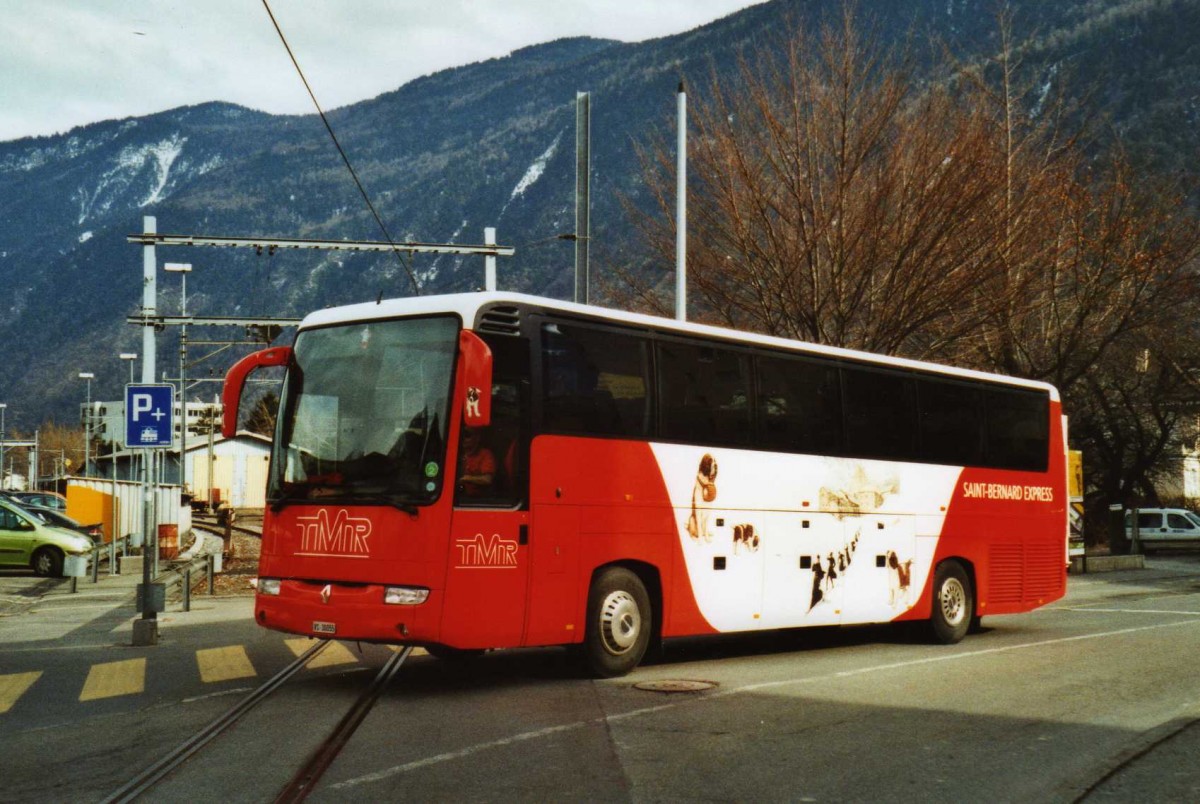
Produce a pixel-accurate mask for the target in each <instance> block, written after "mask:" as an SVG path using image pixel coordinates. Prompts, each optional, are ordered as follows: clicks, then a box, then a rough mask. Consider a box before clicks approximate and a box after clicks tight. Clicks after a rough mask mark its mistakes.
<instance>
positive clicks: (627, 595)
mask: <svg viewBox="0 0 1200 804" xmlns="http://www.w3.org/2000/svg"><path fill="white" fill-rule="evenodd" d="M587 611H588V613H587V632H586V634H585V636H584V659H585V661H586V663H587V669H588V670H589V671H590V672H591V673H592V674H593V675H595V676H598V677H600V678H613V677H615V676H623V675H625V674H626V673H628V672H630V671H631V670H633V668H635V667H637V666H638V664H639V663H640V662H641V661H642V657H643V656H645V655H646V648H647V646H649V644H650V631H651V622H652V619H651V612H650V595H649V594H647V592H646V586H645V584H643V583H642V580H641V578H639V577H638V576H637V575H636V574H634V573H633V572H631V571H629V570H627V569H625V568H624V567H610V568H609V569H606V570H604V571H603V572H602V573H600V575H599V576H597V578H596V580H595V581H594V582H593V583H592V588H591V589H590V590H589V591H588V610H587Z"/></svg>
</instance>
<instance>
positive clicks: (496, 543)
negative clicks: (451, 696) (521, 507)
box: [441, 508, 529, 648]
mask: <svg viewBox="0 0 1200 804" xmlns="http://www.w3.org/2000/svg"><path fill="white" fill-rule="evenodd" d="M528 526H529V515H528V513H527V512H525V511H513V510H487V509H474V508H459V509H456V510H455V511H454V518H453V522H452V525H451V545H450V558H449V561H448V567H447V571H446V599H445V604H444V608H443V615H442V628H441V633H442V639H443V640H444V641H445V643H446V644H448V645H450V646H452V647H457V648H495V647H515V646H517V645H520V644H521V635H522V631H523V629H524V625H525V595H526V588H527V586H528V580H529V559H528V550H529V548H528V547H527V546H526V544H525V542H526V541H527V539H526V534H527V532H528V530H527V529H528Z"/></svg>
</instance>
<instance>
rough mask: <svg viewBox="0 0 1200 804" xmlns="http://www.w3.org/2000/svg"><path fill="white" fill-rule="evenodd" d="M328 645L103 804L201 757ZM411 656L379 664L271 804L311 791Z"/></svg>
mask: <svg viewBox="0 0 1200 804" xmlns="http://www.w3.org/2000/svg"><path fill="white" fill-rule="evenodd" d="M328 645H329V641H328V640H321V641H319V642H317V643H316V644H314V645H313V646H312V647H311V648H309V649H308V650H307V651H305V652H304V653H303V654H301V655H300V656H298V657H297V658H296V659H295V660H294V661H293V662H291V663H290V664H289V665H287V666H286V667H284V668H283V669H282V670H280V671H279V672H278V673H276V674H275V675H274V676H272V677H271V678H270V679H268V680H267V681H266V682H264V683H263V684H262V685H261V686H259V687H258V688H257V689H255V690H254V691H253V692H251V693H250V694H248V695H247V696H246V697H245V698H243V699H242V700H241V701H239V702H238V703H237V704H236V705H234V706H233V707H232V708H230V709H229V710H228V711H226V712H225V713H223V714H222V715H221V716H219V717H218V718H216V719H215V720H213V721H212V722H210V723H209V724H208V725H206V726H205V727H204V728H202V729H200V730H199V731H198V732H196V733H195V734H194V735H192V736H191V737H189V738H188V739H187V740H185V741H184V742H182V743H180V744H179V745H178V746H176V747H175V748H174V749H173V750H171V751H170V752H169V753H167V754H166V755H165V756H163V757H162V759H160V760H158V761H157V762H155V763H154V764H153V765H151V766H149V767H148V768H146V769H145V770H143V771H142V772H141V773H139V774H138V775H137V776H135V777H134V778H132V779H130V780H129V781H128V782H127V783H126V784H125V785H124V786H122V787H121V788H120V789H119V790H117V791H115V792H114V793H112V794H111V795H110V796H109V797H107V798H106V799H104V801H105V802H106V804H118V803H121V804H123V803H124V802H131V801H136V800H137V799H138V798H140V797H142V796H143V795H146V794H148V793H150V792H151V791H152V790H154V789H155V787H157V786H158V785H159V784H160V783H161V782H162V781H163V780H165V779H166V778H167V777H168V776H170V775H171V774H172V773H173V772H175V771H177V770H179V769H180V768H182V767H183V766H184V765H185V764H186V763H187V762H188V761H190V760H191V759H193V758H194V757H196V756H197V755H198V754H200V753H201V752H202V751H203V750H204V748H205V747H206V746H208V745H210V744H211V743H213V742H214V741H215V740H217V739H218V738H219V737H220V736H221V735H222V734H224V733H226V732H227V731H228V730H229V729H230V728H231V727H232V726H233V725H234V724H236V723H237V722H238V721H239V720H240V719H241V718H242V717H243V716H244V715H246V714H247V713H249V712H250V711H251V710H253V709H254V708H255V707H257V706H258V705H259V704H261V703H263V702H264V701H266V700H267V699H268V698H270V696H271V695H272V694H274V693H275V692H276V691H278V690H279V689H280V688H281V687H283V686H284V685H285V684H286V683H287V681H288V680H289V679H291V678H292V677H293V676H295V675H296V674H297V673H298V672H299V671H300V670H302V669H303V668H304V667H305V666H306V665H308V663H309V662H311V661H312V660H313V659H315V658H316V657H317V656H318V655H319V654H320V653H321V652H322V651H323V650H325V648H326V647H327V646H328ZM411 652H412V648H411V647H405V648H403V649H401V650H399V651H398V652H396V653H394V654H392V655H391V656H390V657H389V658H388V659H387V661H385V662H384V664H383V666H382V667H381V668H380V669H379V671H378V672H377V673H376V674H375V676H374V677H373V678H372V680H371V682H370V683H369V684H368V685H367V686H366V687H365V688H364V689H363V690H362V691H361V692H360V693H359V695H358V697H357V698H356V699H355V701H354V703H353V704H352V705H351V706H350V707H349V708H348V709H347V711H346V713H345V714H344V715H343V716H342V718H341V720H340V721H338V723H337V725H336V726H335V727H334V728H333V729H332V730H331V731H330V732H329V733H328V734H327V735H326V736H325V737H324V739H322V741H321V742H320V744H319V745H318V746H317V747H316V749H315V750H314V751H313V752H312V753H311V754H310V755H309V756H308V757H307V758H305V759H304V760H303V761H301V762H300V763H299V764H298V766H297V769H296V771H295V773H294V774H293V776H292V778H291V779H290V780H289V781H288V782H287V784H286V785H284V787H283V788H282V789H281V790H280V791H279V793H278V795H277V796H276V798H275V801H277V802H299V801H303V800H305V799H306V798H307V797H308V795H309V794H310V793H312V792H313V790H314V789H316V786H317V783H318V782H319V781H320V779H321V776H322V775H323V774H324V773H325V771H326V770H327V769H328V768H329V766H330V765H332V764H333V761H334V760H335V759H337V757H338V755H339V754H340V753H341V752H342V749H344V748H345V747H346V745H347V743H349V741H350V738H351V737H352V736H353V735H354V732H355V731H356V730H357V729H358V727H359V725H360V724H361V723H362V722H363V720H364V719H366V717H367V715H368V714H369V713H370V712H371V709H372V708H373V707H374V705H375V703H376V702H377V701H378V700H379V697H380V696H381V695H382V694H383V692H384V691H385V690H386V689H387V687H388V684H390V683H391V681H392V679H393V678H395V676H396V674H397V673H398V672H399V671H400V667H401V666H402V665H403V664H404V661H405V660H406V659H407V658H408V656H409V654H410V653H411Z"/></svg>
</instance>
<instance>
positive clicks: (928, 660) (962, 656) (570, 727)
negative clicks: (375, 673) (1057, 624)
mask: <svg viewBox="0 0 1200 804" xmlns="http://www.w3.org/2000/svg"><path fill="white" fill-rule="evenodd" d="M1198 622H1200V620H1191V619H1189V620H1177V621H1176V622H1171V623H1157V624H1155V625H1142V626H1137V627H1134V628H1120V629H1117V630H1115V631H1102V632H1100V633H1096V634H1079V635H1077V636H1070V637H1056V638H1054V639H1046V640H1042V641H1039V642H1022V643H1019V644H1016V645H1005V646H1001V647H997V648H983V649H981V650H972V651H964V652H962V653H954V654H950V655H947V654H944V653H943V654H938V655H935V656H928V657H924V658H920V659H906V660H905V661H900V662H889V663H887V664H878V665H872V666H870V667H861V668H858V669H857V670H841V671H838V672H836V673H826V674H823V675H819V676H809V677H807V678H789V679H781V680H779V681H764V682H762V683H759V684H747V685H745V686H743V687H733V688H727V689H722V690H719V691H717V692H712V693H707V694H705V695H702V696H695V697H688V698H685V699H680V700H678V701H672V702H670V703H663V704H658V705H657V706H647V707H643V708H641V709H634V710H632V711H629V712H621V713H619V714H615V715H605V716H604V717H598V718H593V719H591V720H579V721H576V722H574V723H564V724H562V725H560V726H549V727H547V728H544V729H537V730H536V731H526V732H520V733H518V734H513V735H510V736H508V737H500V738H498V739H495V740H489V741H488V742H483V743H476V744H475V745H469V746H466V747H465V748H460V749H459V750H457V751H448V752H446V753H443V754H434V755H433V756H429V757H424V758H422V759H416V760H413V761H412V762H406V763H405V764H403V765H393V766H392V767H390V768H384V769H383V770H380V771H375V772H374V773H368V774H364V775H363V776H358V777H355V778H353V779H346V780H345V781H342V782H337V783H336V784H331V785H329V786H328V787H329V789H331V790H340V789H344V788H350V787H357V786H358V785H361V784H368V783H370V782H380V781H384V780H385V779H390V778H392V777H393V776H399V775H401V774H405V773H408V772H410V771H414V770H419V769H421V768H427V767H430V766H432V765H439V764H441V763H444V762H453V761H455V760H459V759H465V758H466V757H469V756H472V755H473V754H478V753H480V752H481V751H489V750H491V749H493V748H503V747H505V746H509V745H514V744H517V743H522V742H526V741H528V740H537V739H540V738H542V737H550V736H553V735H556V734H561V733H563V732H566V731H574V730H576V729H582V728H587V727H590V726H608V725H611V724H613V723H619V722H621V721H623V720H631V719H633V718H638V717H643V716H645V715H651V714H656V713H658V712H664V711H667V710H669V709H677V708H679V707H682V706H693V705H696V704H699V703H704V702H706V701H715V700H720V699H722V698H727V697H729V696H731V695H742V694H744V693H747V692H760V691H762V690H769V689H778V688H780V687H790V686H795V685H800V684H816V683H820V682H823V681H831V680H834V679H839V678H850V677H852V676H860V675H866V674H867V673H878V672H886V671H888V670H899V669H903V668H906V667H917V666H920V665H924V664H938V663H941V662H956V661H963V660H966V659H974V658H976V657H977V656H990V655H993V654H997V653H1010V652H1013V651H1019V650H1029V649H1030V648H1045V647H1054V646H1057V645H1065V644H1067V643H1069V642H1080V641H1083V640H1088V639H1104V638H1105V637H1111V636H1122V635H1124V634H1136V633H1141V632H1143V631H1155V630H1158V629H1160V628H1177V627H1179V626H1181V625H1195V624H1196V623H1198ZM614 681H616V682H620V679H614ZM626 683H627V682H626Z"/></svg>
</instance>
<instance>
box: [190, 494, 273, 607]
mask: <svg viewBox="0 0 1200 804" xmlns="http://www.w3.org/2000/svg"><path fill="white" fill-rule="evenodd" d="M237 525H238V527H246V528H257V529H260V530H261V529H262V515H261V514H260V515H258V516H254V515H240V516H239V517H238V519H237ZM261 548H262V540H261V539H259V537H257V536H250V535H248V534H245V533H238V532H236V531H235V532H234V534H233V555H232V556H226V557H225V560H224V562H223V565H224V568H223V570H222V571H221V572H220V573H218V574H217V577H216V580H215V581H214V583H213V591H214V593H215V594H217V595H221V596H223V597H231V596H238V595H253V594H254V582H255V581H257V580H258V555H259V551H260V549H261ZM207 591H208V590H207V586H206V584H205V582H204V580H203V578H201V580H200V581H199V583H197V584H193V594H197V593H201V592H207Z"/></svg>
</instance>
